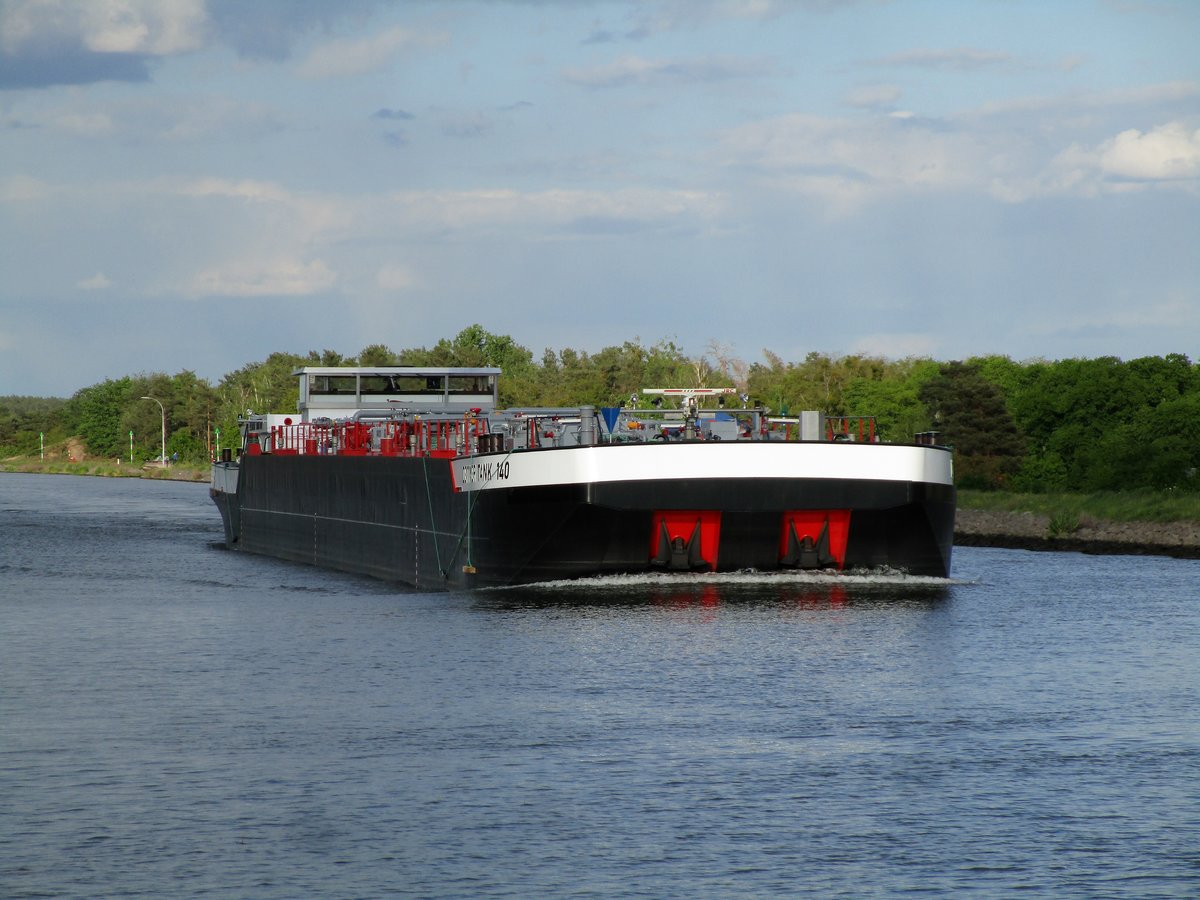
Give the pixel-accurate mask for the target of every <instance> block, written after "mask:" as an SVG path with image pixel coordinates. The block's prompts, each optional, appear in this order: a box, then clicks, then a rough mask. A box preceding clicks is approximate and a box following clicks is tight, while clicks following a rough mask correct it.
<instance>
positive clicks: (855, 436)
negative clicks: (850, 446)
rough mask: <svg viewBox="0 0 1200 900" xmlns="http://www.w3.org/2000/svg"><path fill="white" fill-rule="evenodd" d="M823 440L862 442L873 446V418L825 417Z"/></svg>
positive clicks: (874, 438)
mask: <svg viewBox="0 0 1200 900" xmlns="http://www.w3.org/2000/svg"><path fill="white" fill-rule="evenodd" d="M825 440H827V441H862V442H864V443H868V444H873V443H875V441H876V440H877V439H876V437H875V417H874V416H826V417H825Z"/></svg>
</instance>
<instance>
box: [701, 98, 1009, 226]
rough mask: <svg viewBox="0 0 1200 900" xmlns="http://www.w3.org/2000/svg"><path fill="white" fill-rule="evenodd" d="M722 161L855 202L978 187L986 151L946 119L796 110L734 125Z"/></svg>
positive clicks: (774, 181)
mask: <svg viewBox="0 0 1200 900" xmlns="http://www.w3.org/2000/svg"><path fill="white" fill-rule="evenodd" d="M723 150H724V154H725V156H724V159H725V163H726V164H727V165H729V166H730V167H733V168H735V169H739V170H741V169H746V168H751V169H757V170H758V171H759V172H760V174H761V175H762V176H763V178H765V179H767V180H768V181H769V182H770V183H771V184H772V185H777V186H780V187H786V188H790V189H792V190H798V191H801V192H805V193H816V194H818V195H822V196H824V197H825V198H826V199H828V200H832V201H836V202H840V203H851V204H852V203H856V202H858V201H860V200H862V199H866V198H868V197H870V196H872V195H878V194H881V193H888V192H894V191H897V190H923V191H926V190H946V189H952V188H970V187H972V186H975V187H978V186H979V185H980V184H986V182H987V179H986V177H984V176H985V174H986V172H987V170H988V167H989V158H990V156H991V154H990V152H989V150H988V147H987V146H986V145H985V144H984V143H983V142H982V141H981V139H980V138H979V137H977V136H974V135H972V134H969V133H966V132H963V131H959V130H957V129H955V128H953V127H948V125H947V123H932V124H930V123H924V122H921V121H918V120H915V119H912V118H893V117H890V116H885V117H879V118H872V119H870V120H868V121H862V120H859V119H854V120H850V119H839V118H825V117H820V116H809V115H800V114H793V115H787V116H780V117H777V118H773V119H765V120H762V121H760V122H754V123H750V124H747V125H742V126H739V127H737V128H734V129H731V130H730V131H728V132H727V133H726V134H725V136H724V141H723Z"/></svg>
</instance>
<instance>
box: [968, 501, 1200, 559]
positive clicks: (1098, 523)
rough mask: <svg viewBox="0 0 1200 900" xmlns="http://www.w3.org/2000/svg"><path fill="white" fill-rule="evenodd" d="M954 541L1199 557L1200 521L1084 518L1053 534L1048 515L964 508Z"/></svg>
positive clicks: (1039, 548)
mask: <svg viewBox="0 0 1200 900" xmlns="http://www.w3.org/2000/svg"><path fill="white" fill-rule="evenodd" d="M954 543H955V544H957V545H959V546H963V547H1014V548H1017V549H1022V550H1074V551H1078V552H1081V553H1113V554H1122V553H1123V554H1130V555H1137V556H1174V557H1178V558H1181V559H1200V522H1110V521H1106V520H1101V519H1092V518H1089V517H1087V516H1081V517H1080V519H1079V528H1078V529H1076V530H1075V531H1073V532H1071V533H1070V534H1065V535H1059V536H1056V537H1051V536H1050V517H1049V516H1043V515H1038V514H1036V513H1028V512H1004V511H998V510H983V509H961V508H960V509H959V510H958V513H957V516H956V518H955V522H954Z"/></svg>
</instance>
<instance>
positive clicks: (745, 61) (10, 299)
mask: <svg viewBox="0 0 1200 900" xmlns="http://www.w3.org/2000/svg"><path fill="white" fill-rule="evenodd" d="M1198 247H1200V3H1195V2H1191V0H1179V2H1173V0H1144V2H1142V0H1077V2H1068V0H1062V2H1053V3H1046V2H1022V0H978V2H971V0H955V2H936V0H894V2H885V0H659V2H650V0H646V2H598V0H561V2H550V0H545V2H534V0H527V2H520V0H490V2H483V0H477V2H466V0H435V2H420V0H406V2H368V0H343V2H336V3H335V2H332V0H328V2H324V0H321V2H318V0H247V2H242V0H0V395H3V394H37V395H60V396H66V395H69V394H71V393H73V392H74V391H75V390H77V389H79V388H81V387H86V386H88V385H91V384H94V383H96V382H98V381H102V380H104V379H105V378H114V377H120V376H122V375H127V374H136V373H139V372H156V371H165V372H169V373H174V372H178V371H180V370H182V369H190V370H192V371H194V372H196V373H197V374H198V375H200V376H202V377H204V378H208V379H210V380H212V381H214V382H215V381H216V380H218V379H220V377H221V376H222V375H224V374H226V373H227V372H230V371H232V370H235V369H237V368H240V367H241V366H243V365H245V364H247V363H249V362H254V361H257V360H261V359H264V358H265V357H266V356H267V355H268V354H269V353H271V352H274V351H278V350H285V351H293V352H301V353H303V352H307V351H308V350H312V349H315V350H321V349H326V348H328V349H333V350H337V351H339V352H341V353H344V354H353V353H357V352H358V351H359V350H360V349H362V348H363V347H364V346H366V345H368V344H374V343H383V344H387V345H388V346H390V347H392V348H393V349H396V350H399V349H402V348H405V347H413V346H430V345H432V344H433V343H435V342H436V341H437V340H438V339H439V338H442V337H452V336H453V335H455V334H456V333H457V332H458V331H459V330H461V329H462V328H464V327H465V326H467V325H470V324H472V323H476V322H478V323H479V324H481V325H483V326H484V327H485V328H487V329H488V330H490V331H493V332H497V333H503V334H510V335H512V336H513V337H514V338H515V339H516V340H517V341H518V342H520V343H522V344H524V345H525V346H527V347H529V348H530V349H531V350H532V351H533V352H534V355H535V357H537V358H540V357H541V354H542V351H543V350H544V349H545V348H553V349H556V350H557V349H562V348H565V347H573V348H575V349H579V350H588V351H595V350H599V349H601V348H603V347H605V346H609V345H611V344H619V343H622V342H623V341H626V340H633V339H635V338H636V339H639V340H641V341H642V342H643V343H645V344H652V343H654V342H656V341H658V340H661V339H669V340H673V341H675V342H676V343H677V344H678V345H680V346H682V347H683V348H684V349H685V350H686V351H688V352H689V353H691V354H694V355H698V354H700V353H703V352H704V351H705V350H706V348H708V347H709V346H710V345H711V344H712V343H714V342H716V343H718V344H720V345H722V346H723V347H724V348H725V349H727V350H729V351H732V354H733V355H734V356H737V357H740V358H741V359H743V360H745V361H747V362H754V361H757V360H759V359H762V358H763V351H764V350H769V351H770V352H772V353H774V354H777V355H779V356H781V357H783V358H784V359H787V360H800V359H802V358H803V357H804V356H805V354H807V353H808V352H810V351H819V352H824V353H833V354H845V353H873V354H881V355H884V356H888V357H891V358H900V357H904V356H908V355H920V356H931V357H933V358H935V359H942V360H949V359H961V358H964V357H967V356H972V355H980V354H986V353H1000V354H1006V355H1009V356H1012V357H1013V358H1014V359H1018V360H1027V359H1034V358H1046V359H1060V358H1066V357H1077V356H1086V357H1094V356H1102V355H1116V356H1120V357H1123V358H1132V357H1136V356H1142V355H1159V354H1165V353H1185V354H1187V355H1189V356H1190V357H1192V358H1193V359H1195V358H1197V356H1200V352H1198V350H1200V348H1198V346H1197V344H1198V343H1200V252H1198V251H1197V249H1196V248H1198Z"/></svg>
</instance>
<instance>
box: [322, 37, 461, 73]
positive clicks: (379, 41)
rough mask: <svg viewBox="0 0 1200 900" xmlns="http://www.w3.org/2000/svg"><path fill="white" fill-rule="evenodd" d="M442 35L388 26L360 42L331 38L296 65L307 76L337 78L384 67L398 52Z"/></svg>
mask: <svg viewBox="0 0 1200 900" xmlns="http://www.w3.org/2000/svg"><path fill="white" fill-rule="evenodd" d="M445 40H446V37H445V36H444V35H438V34H428V33H421V32H416V31H412V30H410V29H407V28H391V29H388V30H387V31H383V32H380V33H379V34H376V35H372V36H371V37H369V38H364V39H363V40H360V41H345V40H339V41H332V42H330V43H328V44H325V45H323V46H320V47H317V48H315V49H314V50H313V51H312V52H311V53H310V54H309V55H308V58H307V59H306V60H305V61H304V62H303V63H301V65H300V74H301V75H304V76H307V77H309V78H339V77H344V76H347V75H361V74H363V73H364V72H375V71H378V70H380V69H383V68H386V67H387V66H388V65H390V64H391V62H392V60H393V59H394V58H395V57H396V56H398V55H399V54H400V52H401V51H403V50H406V49H408V48H409V47H413V46H432V45H436V44H440V43H443V42H444V41H445Z"/></svg>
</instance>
